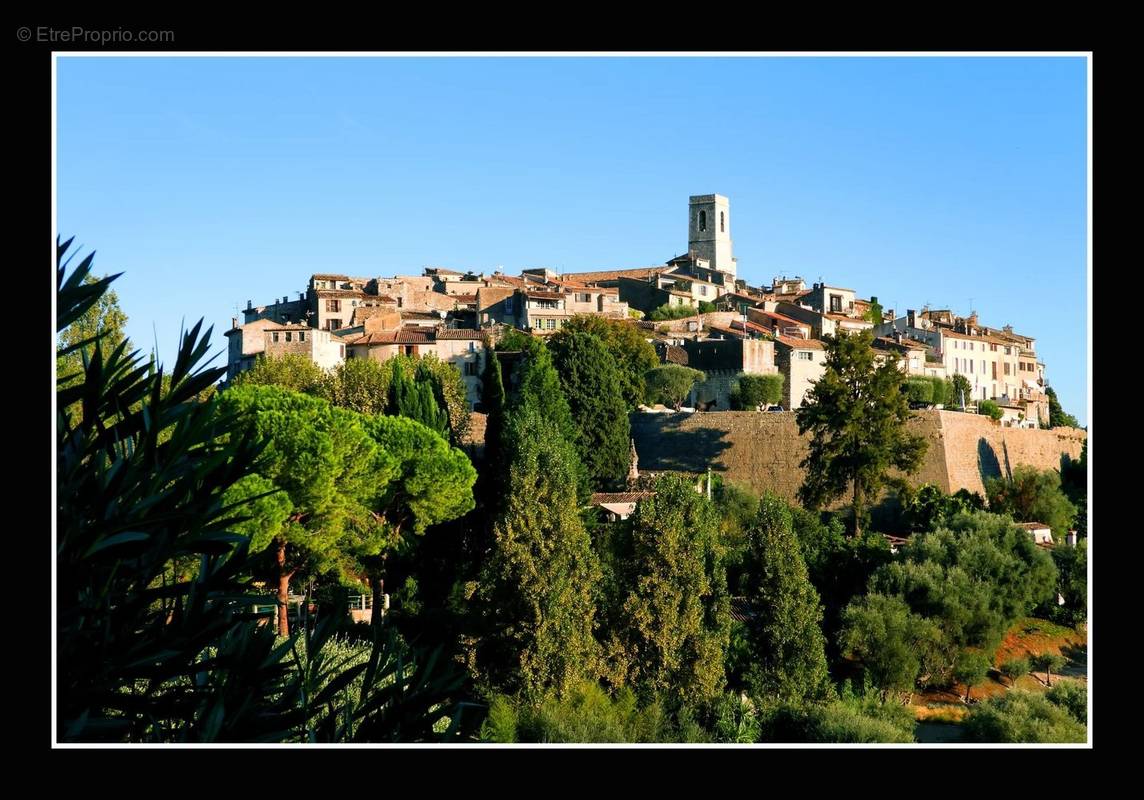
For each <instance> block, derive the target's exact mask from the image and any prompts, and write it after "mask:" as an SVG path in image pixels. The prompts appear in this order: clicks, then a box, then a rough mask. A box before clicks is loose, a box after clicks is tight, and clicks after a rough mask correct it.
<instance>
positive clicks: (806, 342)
mask: <svg viewBox="0 0 1144 800" xmlns="http://www.w3.org/2000/svg"><path fill="white" fill-rule="evenodd" d="M775 341H776V342H779V343H780V344H785V345H786V346H787V347H793V348H794V349H795V350H825V349H826V345H824V344H823V343H822V342H820V341H818V339H796V338H795V337H793V336H776V337H775Z"/></svg>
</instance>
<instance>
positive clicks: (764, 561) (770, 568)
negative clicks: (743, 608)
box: [746, 493, 829, 703]
mask: <svg viewBox="0 0 1144 800" xmlns="http://www.w3.org/2000/svg"><path fill="white" fill-rule="evenodd" d="M748 541H749V547H750V555H749V559H750V567H749V573H748V574H749V576H750V577H749V587H750V588H749V591H748V600H749V602H750V617H749V619H748V621H747V626H746V627H747V638H748V641H749V646H750V650H751V658H750V662H751V663H750V667H749V668H748V670H747V685H748V687H749V689H750V691H751V694H752V695H753V696H754V697H755V699H756V701H757V702H764V703H765V702H800V701H804V700H817V699H823V698H824V697H825V696H826V694H827V691H828V689H829V684H828V682H827V671H826V650H825V647H826V639H825V637H824V636H823V635H822V628H821V627H820V625H819V623H820V621H821V620H822V608H821V607H820V606H819V602H818V592H816V591H815V589H814V586H812V585H811V583H810V580H809V579H808V577H807V571H806V564H805V563H804V562H803V559H802V553H801V552H800V549H799V544H798V539H797V538H796V537H795V535H794V528H793V522H792V518H791V512H790V509H789V508H788V507H787V505H786V503H785V502H783V501H782V500H781V499H779V498H778V497H776V496H775V495H773V494H770V493H767V494H764V495H763V497H762V500H761V501H760V503H759V513H758V515H757V517H756V518H755V523H754V525H753V526H752V527H751V530H750V531H749V532H748Z"/></svg>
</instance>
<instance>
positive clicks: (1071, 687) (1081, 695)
mask: <svg viewBox="0 0 1144 800" xmlns="http://www.w3.org/2000/svg"><path fill="white" fill-rule="evenodd" d="M1045 697H1046V698H1047V699H1048V700H1049V702H1050V703H1053V704H1054V705H1058V706H1060V707H1061V708H1063V709H1064V710H1065V711H1067V712H1069V714H1070V715H1072V718H1073V719H1075V720H1076V721H1077V722H1079V723H1081V724H1082V725H1086V724H1088V687H1087V686H1085V685H1084V684H1083V683H1075V682H1073V681H1065V682H1064V683H1059V682H1058V683H1057V685H1056V686H1054V687H1053V688H1052V689H1049V690H1048V691H1047V692H1045Z"/></svg>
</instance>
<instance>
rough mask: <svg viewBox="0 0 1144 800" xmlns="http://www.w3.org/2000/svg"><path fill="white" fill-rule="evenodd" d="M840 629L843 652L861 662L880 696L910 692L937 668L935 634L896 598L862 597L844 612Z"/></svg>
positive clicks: (927, 622)
mask: <svg viewBox="0 0 1144 800" xmlns="http://www.w3.org/2000/svg"><path fill="white" fill-rule="evenodd" d="M842 625H843V627H842V634H841V637H840V638H841V642H842V651H843V653H844V654H845V655H846V656H848V657H850V658H854V659H857V660H858V661H860V662H861V663H862V666H863V668H864V669H865V670H866V675H867V677H868V678H869V680H870V682H871V683H872V684H873V685H874V686H876V687H878V689H880V690H881V691H882V693H883V695H884V696H885V695H888V694H890V693H891V692H902V693H904V692H910V691H913V688H914V684H915V683H916V682H917V681H918V678H919V676H921V675H928V674H930V673H932V672H933V671H934V670H935V669H936V668H937V667H938V664H939V663H940V656H939V650H940V642H941V631H940V629H939V628H938V626H937V625H936V624H935V623H934V622H932V621H930V620H928V619H925V618H924V617H922V616H920V615H918V614H915V613H913V612H912V611H911V610H910V607H909V606H908V605H907V604H906V602H905V601H904V600H902V599H901V598H899V597H887V596H885V595H881V594H869V595H866V596H864V597H862V598H860V599H859V600H856V601H855V602H853V603H851V604H850V605H849V606H847V607H846V610H845V611H843V613H842Z"/></svg>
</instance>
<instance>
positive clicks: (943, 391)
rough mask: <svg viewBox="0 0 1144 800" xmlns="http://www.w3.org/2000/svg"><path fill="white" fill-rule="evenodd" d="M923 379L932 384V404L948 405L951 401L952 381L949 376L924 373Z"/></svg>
mask: <svg viewBox="0 0 1144 800" xmlns="http://www.w3.org/2000/svg"><path fill="white" fill-rule="evenodd" d="M923 380H927V381H929V382H930V385H931V386H933V399H932V401H931V402H933V404H934V405H943V406H948V405H950V404H951V403H952V402H953V381H951V380H950V379H949V378H939V377H937V376H936V375H926V376H925V377H924V378H923Z"/></svg>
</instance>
